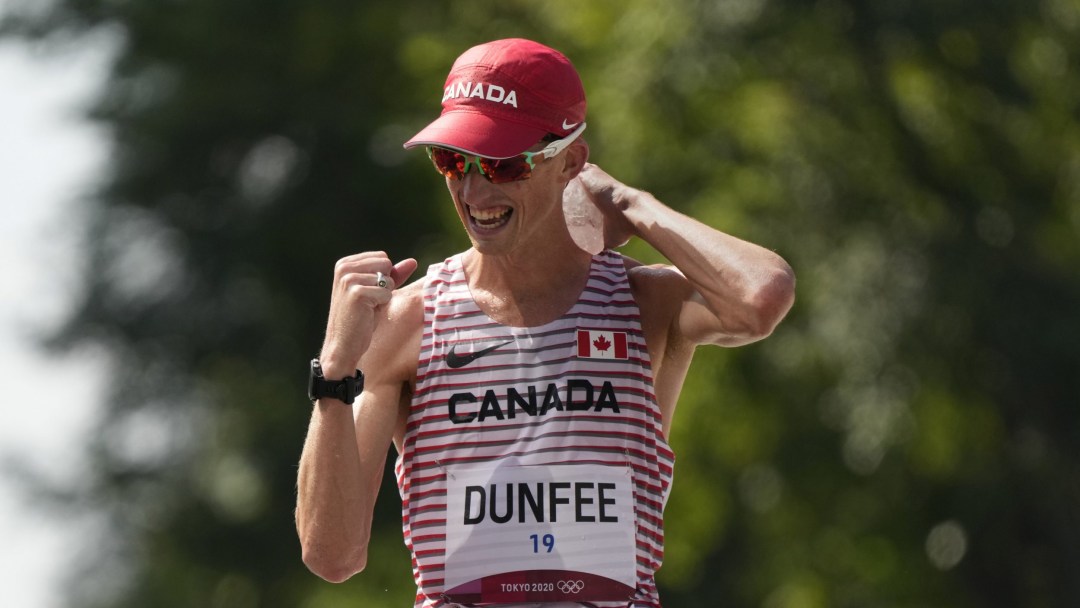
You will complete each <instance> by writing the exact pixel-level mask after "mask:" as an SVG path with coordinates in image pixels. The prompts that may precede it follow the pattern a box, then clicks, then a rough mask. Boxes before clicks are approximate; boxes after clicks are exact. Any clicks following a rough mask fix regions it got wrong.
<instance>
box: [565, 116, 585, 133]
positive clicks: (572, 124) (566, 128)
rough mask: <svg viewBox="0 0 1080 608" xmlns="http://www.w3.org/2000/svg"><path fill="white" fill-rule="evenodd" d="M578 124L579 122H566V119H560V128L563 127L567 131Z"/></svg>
mask: <svg viewBox="0 0 1080 608" xmlns="http://www.w3.org/2000/svg"><path fill="white" fill-rule="evenodd" d="M580 124H581V123H580V122H574V123H570V124H566V119H565V118H564V119H563V121H562V128H563V131H569V130H570V129H573V128H574V127H576V126H578V125H580Z"/></svg>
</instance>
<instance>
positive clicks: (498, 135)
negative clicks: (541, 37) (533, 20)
mask: <svg viewBox="0 0 1080 608" xmlns="http://www.w3.org/2000/svg"><path fill="white" fill-rule="evenodd" d="M442 107H443V110H442V114H441V115H440V116H439V117H438V118H437V119H435V121H434V122H432V123H431V124H429V125H428V126H427V127H425V128H424V129H423V130H421V131H420V132H419V133H417V134H416V136H415V137H413V138H412V139H410V140H409V141H407V142H405V147H406V148H412V147H414V146H423V145H436V146H442V147H445V148H453V149H455V150H459V151H461V152H464V153H466V154H472V155H475V156H485V157H487V158H509V157H511V156H515V155H517V154H521V153H522V152H524V151H525V150H528V149H529V148H531V147H532V146H533V145H534V144H536V142H538V141H540V140H541V139H542V138H543V137H544V136H546V135H547V134H549V133H554V134H555V135H558V136H560V137H565V136H566V135H568V134H570V132H572V131H573V130H574V129H576V128H577V126H578V125H580V124H581V123H582V122H583V121H584V120H585V89H584V87H582V86H581V78H580V77H579V76H578V73H577V70H575V69H574V66H573V65H572V64H571V63H570V60H569V59H567V58H566V57H565V56H564V55H563V54H562V53H560V52H558V51H556V50H555V49H552V48H549V47H546V46H544V45H542V44H540V43H538V42H533V41H531V40H523V39H520V38H512V39H508V40H496V41H494V42H488V43H487V44H481V45H479V46H474V47H473V48H471V49H469V50H467V51H465V52H464V53H462V55H461V56H460V57H458V59H457V61H455V62H454V66H453V67H452V68H450V75H449V76H447V78H446V85H445V87H444V89H443V100H442Z"/></svg>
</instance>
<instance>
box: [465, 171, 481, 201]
mask: <svg viewBox="0 0 1080 608" xmlns="http://www.w3.org/2000/svg"><path fill="white" fill-rule="evenodd" d="M487 184H488V181H487V178H485V177H484V176H483V175H481V174H480V171H479V169H476V170H473V171H469V172H468V173H466V174H465V175H462V176H461V194H462V195H464V196H465V200H469V198H470V193H474V194H475V193H476V192H477V191H478V190H479V189H481V188H483V187H484V186H485V185H487Z"/></svg>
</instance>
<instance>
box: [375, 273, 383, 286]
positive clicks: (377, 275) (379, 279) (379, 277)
mask: <svg viewBox="0 0 1080 608" xmlns="http://www.w3.org/2000/svg"><path fill="white" fill-rule="evenodd" d="M375 284H376V285H378V286H379V287H382V288H384V289H385V288H386V277H385V276H384V275H383V273H381V272H376V273H375Z"/></svg>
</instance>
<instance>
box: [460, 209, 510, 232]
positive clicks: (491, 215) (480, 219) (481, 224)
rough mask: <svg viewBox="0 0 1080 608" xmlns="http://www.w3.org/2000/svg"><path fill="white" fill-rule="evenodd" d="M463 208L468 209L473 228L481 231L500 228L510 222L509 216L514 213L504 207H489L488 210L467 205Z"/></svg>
mask: <svg viewBox="0 0 1080 608" xmlns="http://www.w3.org/2000/svg"><path fill="white" fill-rule="evenodd" d="M465 207H466V208H467V209H468V212H469V219H470V220H471V221H472V224H473V226H476V227H477V228H480V229H482V230H495V229H498V228H502V227H503V226H505V225H506V223H507V222H509V221H510V216H511V215H513V213H514V210H513V209H511V208H510V207H506V206H498V207H490V208H488V209H477V208H475V207H471V206H469V205H466V206H465Z"/></svg>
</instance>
